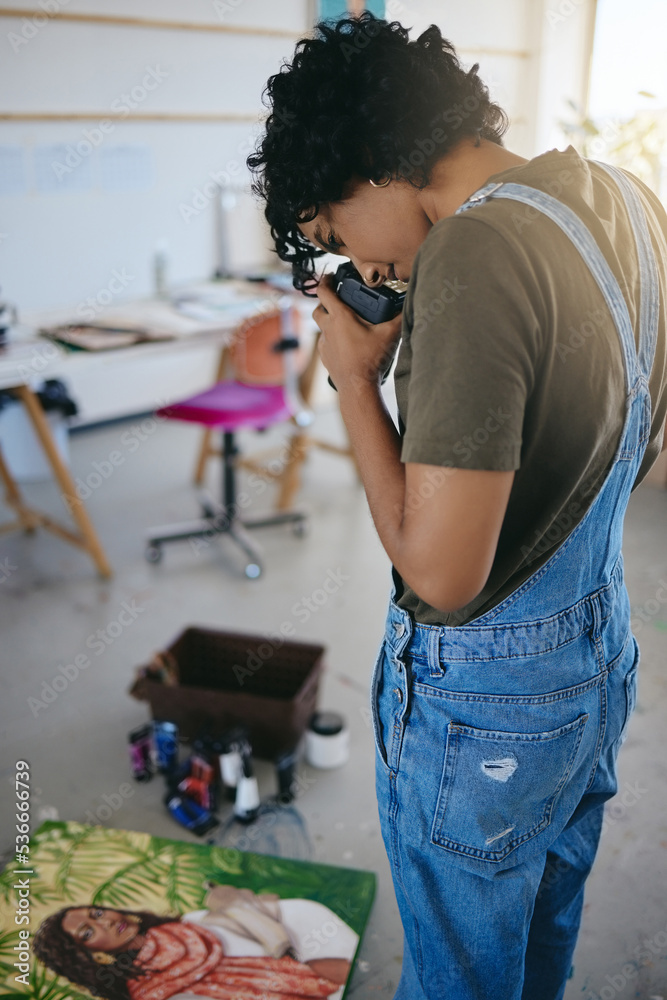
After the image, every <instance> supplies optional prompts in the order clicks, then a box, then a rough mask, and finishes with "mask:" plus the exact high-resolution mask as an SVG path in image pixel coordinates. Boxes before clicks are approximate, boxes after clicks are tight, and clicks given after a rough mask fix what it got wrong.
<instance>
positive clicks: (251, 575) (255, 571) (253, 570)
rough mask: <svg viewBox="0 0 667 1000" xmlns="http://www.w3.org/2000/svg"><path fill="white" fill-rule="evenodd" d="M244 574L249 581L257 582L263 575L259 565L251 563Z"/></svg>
mask: <svg viewBox="0 0 667 1000" xmlns="http://www.w3.org/2000/svg"><path fill="white" fill-rule="evenodd" d="M244 573H245V575H246V576H247V577H248V579H249V580H257V578H258V577H260V576H261V575H262V567H261V566H260V565H258V563H252V562H251V563H248V564H247V566H246V568H245V570H244Z"/></svg>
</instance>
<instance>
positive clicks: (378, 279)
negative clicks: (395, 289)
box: [357, 264, 387, 288]
mask: <svg viewBox="0 0 667 1000" xmlns="http://www.w3.org/2000/svg"><path fill="white" fill-rule="evenodd" d="M357 270H358V271H359V274H360V275H361V277H362V278H363V279H364V284H366V285H368V286H369V287H370V288H377V287H378V286H379V285H381V284H382V283H383V282H384V281H386V280H387V275H386V274H385V273H384V271H382V270H381V269H380V268H379V267H376V266H375V265H374V264H362V265H361V266H360V267H358V268H357Z"/></svg>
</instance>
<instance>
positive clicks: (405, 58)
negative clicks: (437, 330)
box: [246, 11, 509, 294]
mask: <svg viewBox="0 0 667 1000" xmlns="http://www.w3.org/2000/svg"><path fill="white" fill-rule="evenodd" d="M478 69H479V64H478V63H475V65H474V66H473V67H472V68H471V69H470V70H468V71H467V72H466V71H465V70H464V69H463V68H462V67H461V65H460V63H459V60H458V57H457V55H456V52H455V49H454V46H453V45H452V44H451V42H448V41H447V40H446V39H445V38H443V37H442V34H441V32H440V29H439V28H438V27H437V26H436V25H435V24H431V25H430V26H429V27H428V28H427V29H426V31H424V32H423V33H422V34H421V35H420V36H419V37H418V38H417V39H416V40H414V41H410V39H409V36H408V29H407V28H404V27H403V25H402V24H400V22H398V21H391V22H389V21H385V20H382V19H381V18H377V17H375V16H374V15H373V14H371V13H370V12H368V11H364V12H363V13H362V14H361V15H360V16H359V17H345V18H342V19H341V20H339V21H337V22H329V21H321V22H320V23H319V24H318V25H316V28H315V33H314V37H312V38H302V39H300V41H299V42H297V45H296V50H295V54H294V58H293V61H292V63H291V64H288V63H284V64H283V65H282V66H281V68H280V71H279V72H278V73H276V74H275V75H274V76H272V77H270V79H269V81H268V83H267V85H266V88H265V90H264V95H263V98H264V103H265V104H266V105H267V106H268V107H269V109H270V111H269V115H268V117H267V119H266V122H265V131H264V133H263V135H262V136H261V137H260V139H259V142H258V144H257V147H256V149H255V151H254V152H253V153H252V154H251V155H250V156H249V157H248V158H247V161H246V162H247V165H248V167H249V169H250V170H251V171H252V172H253V174H254V180H253V185H252V189H253V192H254V193H255V194H256V195H258V196H259V197H260V198H262V199H263V200H264V201H265V215H266V219H267V221H268V223H269V225H270V227H271V235H272V237H273V240H274V242H275V249H276V253H277V254H278V256H279V257H280V259H281V260H284V261H287V262H288V263H291V265H292V279H293V284H294V287H295V288H298V289H300V290H301V291H303V292H305V293H306V294H312V289H313V287H314V285H316V284H317V280H316V278H315V258H317V257H321V256H322V255H323V254H324V252H325V251H323V250H319V249H316V248H314V247H313V246H312V244H311V243H310V242H309V241H308V240H306V238H305V237H304V236H303V235H302V233H301V232H300V230H299V228H298V226H297V221H300V222H306V221H311V220H312V219H314V218H315V216H316V215H317V213H318V211H319V206H320V205H322V204H327V203H329V202H335V201H339V200H340V199H341V198H342V196H343V192H344V189H345V186H346V184H347V183H348V182H349V181H350V180H351V179H352V178H353V177H364V178H368V179H371V178H372V179H374V180H378V179H379V178H380V177H382V176H386V174H387V172H389V173H390V174H391V176H395V177H402V178H405V179H406V180H408V181H409V182H410V183H411V184H413V185H415V186H416V187H418V188H422V187H425V186H426V185H427V184H428V183H429V180H430V176H431V171H432V168H433V165H434V164H435V163H436V162H437V161H438V160H439V159H441V157H443V156H444V155H445V154H446V153H447V152H448V151H449V150H451V149H452V148H453V147H454V146H455V145H456V144H457V143H459V142H460V140H461V139H462V138H463V137H464V136H475V138H476V142H477V143H478V144H479V139H480V137H481V138H483V139H488V140H490V141H491V142H495V143H497V144H498V145H500V146H502V136H503V135H504V133H505V132H506V131H507V128H508V126H509V120H508V118H507V115H506V114H505V112H504V111H503V110H502V108H501V107H499V105H497V104H494V103H493V102H492V101H491V99H490V97H489V91H488V88H487V87H486V86H485V85H484V83H483V82H482V80H480V78H479V76H478V75H477V70H478Z"/></svg>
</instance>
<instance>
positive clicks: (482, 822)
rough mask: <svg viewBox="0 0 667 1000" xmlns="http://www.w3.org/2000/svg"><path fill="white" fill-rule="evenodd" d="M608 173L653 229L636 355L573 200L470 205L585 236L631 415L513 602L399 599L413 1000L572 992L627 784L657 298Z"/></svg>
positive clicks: (379, 704)
mask: <svg viewBox="0 0 667 1000" xmlns="http://www.w3.org/2000/svg"><path fill="white" fill-rule="evenodd" d="M600 165H601V166H603V167H604V168H605V169H606V170H607V171H608V172H609V173H610V174H611V175H612V177H613V178H615V180H616V181H617V183H618V184H619V186H620V190H621V192H622V193H623V195H624V199H625V203H626V206H627V209H628V212H629V216H630V219H631V222H632V228H633V231H634V235H635V241H636V246H637V252H638V257H639V266H640V275H641V310H640V336H639V351H638V352H637V350H636V349H635V337H634V333H633V328H632V324H631V322H630V316H629V313H628V309H627V306H626V303H625V300H624V298H623V294H622V292H621V290H620V288H619V285H618V283H617V281H616V279H615V278H614V276H613V274H612V271H611V269H610V267H609V265H608V264H607V262H606V260H605V258H604V256H603V254H602V252H601V251H600V249H599V248H598V246H597V244H596V243H595V241H594V240H593V237H592V236H591V234H590V232H589V231H588V229H587V228H586V227H585V226H584V224H583V223H582V222H581V220H580V219H579V217H578V216H577V215H576V214H575V213H574V212H573V211H571V210H570V209H569V208H568V207H567V206H566V205H564V204H563V203H562V202H559V201H557V200H556V199H555V198H553V197H551V196H550V195H548V194H545V193H543V192H542V191H538V190H536V189H534V188H530V187H526V186H524V185H520V184H512V183H494V184H489V185H486V186H485V187H482V188H481V189H480V190H479V191H477V192H476V193H475V194H474V195H473V196H472V197H471V198H469V199H468V201H467V202H465V203H464V204H463V205H461V206H460V208H459V209H458V211H459V212H462V211H466V210H468V209H470V208H473V207H475V206H477V205H479V204H481V203H482V202H484V201H486V199H487V198H511V199H514V200H515V201H517V202H523V203H525V204H526V205H528V206H531V207H530V208H529V209H528V211H529V212H532V213H533V216H532V217H534V214H535V210H536V209H537V210H538V211H540V212H543V213H545V214H546V215H547V216H549V218H551V219H552V220H553V221H554V222H555V223H557V224H558V225H559V226H560V227H561V229H562V230H563V231H564V232H565V233H566V234H567V235H568V236H569V237H570V239H571V240H572V242H573V243H574V244H575V246H576V247H577V249H578V250H579V252H580V253H581V256H582V257H583V260H584V261H585V263H586V264H587V266H588V267H589V268H590V270H591V272H592V274H593V276H594V277H595V279H596V281H597V282H598V285H599V287H600V288H601V290H602V292H603V294H604V296H605V299H606V301H607V304H608V307H609V309H610V311H611V315H612V318H613V320H614V322H615V325H616V328H617V330H618V335H619V337H620V340H621V344H622V348H623V357H624V365H625V374H626V391H627V400H626V418H625V425H624V428H623V433H622V435H621V439H620V443H619V445H618V448H617V451H616V454H615V456H614V459H613V463H612V465H611V467H610V469H609V471H608V474H607V477H606V479H605V480H604V483H603V485H602V488H601V489H600V491H599V493H598V494H597V496H596V497H595V499H594V501H593V503H592V505H591V506H590V507H589V509H588V511H587V513H586V514H585V516H584V518H583V520H582V521H580V523H579V524H578V525H577V526H576V527H575V529H574V530H573V531H572V532H571V533H570V535H569V536H568V537H567V538H565V540H564V541H563V543H562V544H561V545H560V547H559V548H558V549H557V550H556V551H555V552H554V553H553V555H552V556H551V557H550V558H549V560H548V561H547V562H546V563H545V564H544V565H542V566H540V567H539V569H538V570H537V571H536V572H535V573H534V574H533V575H532V576H531V577H530V578H529V579H528V580H526V581H525V582H524V583H523V584H522V585H521V586H520V587H519V588H518V589H517V590H515V591H514V592H513V593H512V594H510V595H509V597H507V598H506V599H505V600H503V601H502V602H501V603H500V604H498V605H496V607H494V608H492V609H491V610H490V611H488V612H486V613H485V614H483V615H482V616H480V617H479V618H476V619H475V620H473V621H472V622H471V623H470V624H468V625H462V626H457V627H452V626H430V625H421V624H415V623H414V622H413V621H412V619H411V618H410V616H409V614H408V613H407V612H406V611H404V610H403V609H401V608H399V607H398V606H397V605H396V603H395V602H394V600H393V598H394V596H395V590H394V593H392V600H391V601H390V605H389V613H388V616H387V627H386V632H385V636H384V640H383V643H382V647H381V650H380V654H379V656H378V659H377V662H376V665H375V670H374V673H373V682H372V694H371V709H372V716H373V725H374V732H375V742H376V749H377V756H376V778H377V794H378V804H379V811H380V819H381V825H382V834H383V837H384V841H385V846H386V849H387V853H388V856H389V861H390V865H391V869H392V876H393V880H394V888H395V891H396V897H397V901H398V906H399V909H400V912H401V918H402V921H403V928H404V932H405V947H404V955H403V970H402V976H401V980H400V983H399V986H398V989H397V992H396V994H395V998H396V1000H424V998H426V997H428V998H429V1000H520V998H523V1000H559V998H561V997H562V996H563V993H564V990H565V983H566V980H567V976H568V973H569V970H570V968H571V961H572V955H573V952H574V946H575V943H576V938H577V932H578V929H579V922H580V917H581V910H582V902H583V886H584V881H585V879H586V876H587V875H588V873H589V871H590V868H591V866H592V863H593V859H594V857H595V853H596V850H597V845H598V840H599V836H600V831H601V826H602V818H603V806H604V802H605V800H607V799H608V798H610V797H611V796H612V795H614V794H615V792H616V790H617V781H616V770H615V764H616V757H617V754H618V750H619V747H620V745H621V742H622V740H623V738H624V734H625V729H626V726H627V723H628V719H629V717H630V715H631V713H632V711H633V708H634V704H635V698H636V672H637V665H638V662H639V647H638V645H637V642H636V640H635V638H634V636H633V634H632V632H631V629H630V602H629V599H628V594H627V590H626V588H625V583H624V579H623V557H622V554H621V540H622V531H623V519H624V515H625V510H626V506H627V503H628V499H629V497H630V491H631V489H632V486H633V484H634V480H635V477H636V475H637V472H638V470H639V467H640V464H641V461H642V456H643V454H644V450H645V447H646V444H647V442H648V438H649V432H650V426H651V399H650V395H649V390H648V377H649V374H650V372H651V366H652V363H653V355H654V351H655V342H656V336H657V322H658V310H659V286H658V274H657V264H656V260H655V255H654V253H653V249H652V245H651V241H650V236H649V232H648V227H647V223H646V218H645V215H644V212H643V210H642V206H641V203H640V201H639V198H638V196H637V194H636V191H635V189H634V187H633V185H632V183H631V182H630V181H629V180H628V178H627V176H626V175H625V174H623V173H622V172H620V171H618V170H616V169H615V168H611V167H608V166H607V165H606V164H600ZM529 217H531V216H529ZM563 534H565V529H563Z"/></svg>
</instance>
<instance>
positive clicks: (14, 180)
mask: <svg viewBox="0 0 667 1000" xmlns="http://www.w3.org/2000/svg"><path fill="white" fill-rule="evenodd" d="M26 188H27V183H26V173H25V154H24V152H23V147H22V146H0V195H3V194H23V192H24V191H25V190H26Z"/></svg>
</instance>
